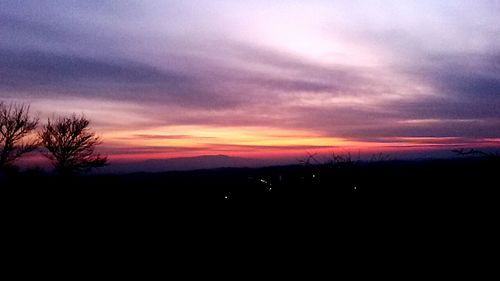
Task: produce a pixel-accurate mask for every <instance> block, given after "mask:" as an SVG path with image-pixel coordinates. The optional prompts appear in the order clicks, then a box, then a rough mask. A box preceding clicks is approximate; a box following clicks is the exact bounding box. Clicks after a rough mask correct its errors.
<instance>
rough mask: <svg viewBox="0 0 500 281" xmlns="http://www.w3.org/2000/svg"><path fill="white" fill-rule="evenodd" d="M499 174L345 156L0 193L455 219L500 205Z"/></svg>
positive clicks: (93, 205) (81, 180)
mask: <svg viewBox="0 0 500 281" xmlns="http://www.w3.org/2000/svg"><path fill="white" fill-rule="evenodd" d="M339 157H340V156H339ZM499 171H500V158H499V157H497V156H491V157H458V158H454V159H441V160H438V159H437V160H414V161H397V160H387V161H354V160H351V159H350V158H347V157H345V158H342V157H340V158H337V159H336V160H335V161H331V162H330V163H325V164H300V165H299V164H297V165H288V166H273V167H264V168H219V169H206V170H193V171H171V172H157V173H129V174H94V175H80V176H76V175H75V176H72V177H60V176H58V175H56V174H53V173H47V172H43V171H40V170H36V169H35V170H28V171H24V172H17V171H9V172H6V173H3V174H2V176H1V178H0V186H1V188H0V190H1V191H0V192H1V193H2V195H1V197H2V201H4V202H3V204H8V205H12V206H15V207H16V209H18V210H23V209H25V210H26V209H29V210H37V209H41V210H46V209H51V208H55V209H57V210H66V211H70V212H71V211H77V212H78V213H80V212H83V213H85V212H90V213H95V212H100V211H103V210H104V211H113V212H118V213H121V212H138V213H139V214H145V213H148V214H151V215H154V216H156V217H157V216H161V215H162V214H166V213H170V212H172V210H177V211H179V210H185V209H190V210H191V211H193V210H198V211H201V212H203V210H204V209H206V208H209V209H213V208H227V207H239V208H243V209H247V210H249V211H251V210H253V211H256V212H260V211H263V210H271V209H272V210H278V209H280V208H284V209H285V210H286V209H288V210H295V211H297V210H304V211H311V210H321V211H322V212H323V215H326V214H328V212H333V213H335V212H347V213H346V215H348V216H349V212H351V211H352V212H368V213H367V214H369V213H370V212H373V211H375V212H380V211H381V210H387V211H390V212H393V214H392V215H399V214H403V213H406V212H410V213H413V214H422V215H423V214H430V213H432V212H442V211H445V212H452V213H455V214H457V213H456V212H464V211H466V210H470V211H474V212H475V213H477V212H478V211H480V210H481V209H482V208H484V210H486V209H488V208H497V207H496V206H497V202H496V200H497V198H498V197H497V194H498V188H499V187H498V185H497V184H496V180H497V178H498V172H499ZM227 210H230V209H227ZM181 212H182V211H181ZM122 215H123V214H122Z"/></svg>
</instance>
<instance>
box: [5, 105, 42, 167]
mask: <svg viewBox="0 0 500 281" xmlns="http://www.w3.org/2000/svg"><path fill="white" fill-rule="evenodd" d="M29 110H30V107H29V105H25V104H10V105H6V104H5V103H3V102H0V170H2V169H4V168H6V167H9V166H12V165H13V163H14V162H15V161H16V160H17V159H18V158H19V157H21V156H22V155H23V154H25V153H28V152H31V151H33V150H35V149H36V148H37V147H38V145H39V143H38V140H37V139H31V140H26V138H27V137H28V136H29V135H30V134H31V133H32V132H33V130H35V129H36V127H37V125H38V119H37V118H30V116H29Z"/></svg>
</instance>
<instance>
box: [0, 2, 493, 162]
mask: <svg viewBox="0 0 500 281" xmlns="http://www.w3.org/2000/svg"><path fill="white" fill-rule="evenodd" d="M498 15H500V1H498V0H475V1H469V0H453V1H449V0H442V1H435V0H419V1H417V0H406V1H400V0H399V1H397V0H378V1H376V0H364V1H361V0H339V1H327V0H309V1H292V0H274V1H273V0H267V1H264V0H253V1H243V0H211V1H208V0H203V1H202V0H182V1H181V0H178V1H171V0H142V1H131V0H121V1H118V0H116V1H113V0H99V1H97V0H87V1H74V0H36V1H34V0H33V1H29V0H26V1H21V0H18V1H14V0H0V100H3V101H6V102H23V103H29V104H31V110H32V112H33V113H34V114H37V115H38V116H40V118H41V120H42V121H43V120H46V118H48V117H51V116H57V115H66V114H71V113H78V114H84V115H85V116H86V117H88V118H89V119H91V120H92V126H93V127H92V128H93V129H94V130H95V131H96V132H97V133H98V134H99V135H100V136H101V137H102V139H103V141H104V143H103V145H102V146H101V148H100V149H101V151H103V152H105V153H107V154H109V155H110V158H111V159H112V160H117V161H118V160H124V161H125V160H137V159H151V158H171V157H184V156H196V155H214V154H225V155H231V156H242V157H254V158H273V157H285V156H292V155H294V156H295V155H304V154H305V153H306V152H315V151H320V152H321V151H332V150H341V151H358V152H359V151H361V152H366V153H371V152H394V151H413V150H435V149H450V148H453V147H483V146H500V36H499V35H500V17H499V16H498Z"/></svg>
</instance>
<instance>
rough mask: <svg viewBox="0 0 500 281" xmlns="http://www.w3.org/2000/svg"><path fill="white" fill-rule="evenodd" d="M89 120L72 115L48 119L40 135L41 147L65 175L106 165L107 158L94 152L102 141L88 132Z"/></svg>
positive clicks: (57, 168)
mask: <svg viewBox="0 0 500 281" xmlns="http://www.w3.org/2000/svg"><path fill="white" fill-rule="evenodd" d="M89 125H90V121H89V120H88V119H86V118H85V117H84V116H80V117H78V116H76V115H72V116H71V117H59V118H58V119H56V120H50V119H49V120H47V124H46V125H45V126H44V127H43V129H42V131H41V132H40V133H39V137H40V140H41V143H42V145H43V146H44V147H45V148H46V149H47V152H46V153H45V156H46V157H47V158H49V159H50V160H51V161H52V163H53V165H54V167H55V169H56V171H57V172H59V173H60V174H62V175H70V174H73V173H76V172H81V171H87V170H89V169H92V168H97V167H103V166H105V165H107V163H108V159H107V157H106V156H101V155H100V154H99V153H95V147H96V146H97V145H99V144H101V140H100V138H99V137H98V136H96V134H95V133H94V132H91V131H90V130H89V128H88V127H89Z"/></svg>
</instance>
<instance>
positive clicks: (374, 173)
mask: <svg viewBox="0 0 500 281" xmlns="http://www.w3.org/2000/svg"><path fill="white" fill-rule="evenodd" d="M499 167H500V166H499V162H498V159H496V158H491V159H488V158H480V159H479V158H478V159H456V160H434V161H410V162H401V161H390V162H376V163H356V162H346V163H335V164H330V165H309V166H300V165H297V166H283V167H269V168H261V169H217V170H202V171H191V172H167V173H155V174H148V173H144V174H128V175H88V176H81V177H74V178H71V179H62V178H58V177H56V176H53V175H48V174H43V173H38V172H26V173H14V174H11V175H4V178H3V180H2V182H1V185H0V186H1V188H0V190H1V191H0V192H1V193H0V201H1V217H2V231H3V233H4V234H8V236H9V238H4V242H5V243H6V245H10V246H12V247H14V249H15V250H14V253H16V254H19V255H21V256H22V255H23V253H25V252H23V251H19V249H20V247H22V248H28V250H27V251H30V252H33V249H36V250H35V252H38V253H40V254H41V256H39V257H38V258H37V260H41V259H44V258H45V257H44V253H50V252H53V248H54V245H57V247H59V248H63V249H65V250H63V252H62V253H63V254H62V256H61V257H65V256H66V255H73V254H75V253H77V254H78V253H88V254H89V255H90V256H92V257H93V259H102V260H104V261H103V264H106V263H107V262H108V261H107V260H106V256H102V257H100V256H98V255H96V253H98V252H101V251H103V249H112V250H110V252H112V253H113V255H114V256H116V255H118V256H123V257H130V253H131V251H139V252H144V251H146V250H147V251H148V252H157V253H161V254H162V255H164V254H165V253H170V252H171V251H172V247H179V248H181V250H180V251H179V252H180V253H182V254H183V255H188V256H189V253H190V252H189V251H186V250H185V249H186V247H190V248H196V249H204V247H206V246H207V245H209V250H208V251H207V252H206V253H207V256H205V260H207V261H208V260H212V259H213V257H212V254H214V253H220V252H221V248H223V249H230V250H229V252H224V253H226V254H225V256H224V257H225V258H227V259H229V260H232V259H233V258H232V257H234V256H235V254H237V255H245V253H248V252H254V253H256V254H261V253H264V251H265V252H267V251H270V250H272V249H282V250H279V253H281V255H285V256H286V255H289V254H288V253H290V254H292V256H293V253H295V252H296V251H298V250H300V249H302V250H304V249H306V250H311V249H317V250H320V251H324V254H325V255H331V254H339V253H344V254H340V255H341V256H342V259H343V260H345V261H346V262H348V263H351V262H352V265H356V264H358V262H359V259H360V258H362V257H366V256H365V254H366V253H371V254H370V256H369V258H368V259H369V260H370V263H372V262H373V261H375V260H379V259H380V257H381V255H386V254H387V253H388V248H389V247H390V248H392V250H391V251H392V252H390V253H392V257H393V258H395V259H396V260H398V259H399V257H400V256H407V255H409V256H413V257H417V256H418V255H417V254H415V253H420V254H421V255H423V257H425V260H426V261H429V260H432V261H434V262H435V264H437V265H439V267H441V261H442V260H444V258H441V257H443V256H442V254H444V255H445V256H446V257H456V258H457V259H459V260H460V259H461V257H464V253H465V251H473V252H475V253H476V254H475V255H474V257H476V256H478V253H479V252H483V251H493V250H492V249H493V248H492V245H493V244H492V243H493V242H492V241H497V240H498V239H497V238H498V237H497V236H496V234H495V233H497V232H496V229H497V222H498V217H497V214H498V213H500V212H499V210H498V209H499V207H498V206H499V203H498V199H499V197H498V189H499V187H500V185H499V184H498V179H499V172H500V169H499ZM14 241H16V242H14ZM236 245H237V246H236ZM277 245H279V246H277ZM40 247H42V249H41V250H40ZM75 247H76V248H75ZM241 247H243V248H241ZM277 247H278V248H277ZM159 249H161V250H159ZM326 249H329V250H326ZM341 249H343V250H341ZM339 251H341V252H339ZM360 253H364V254H363V255H361V254H360ZM431 253H432V254H431ZM439 253H441V254H439ZM149 255H150V254H149V253H148V254H147V255H146V256H148V257H149ZM482 255H483V254H481V255H479V256H482ZM348 256H349V257H351V258H350V259H347V258H346V257H348ZM137 257H141V258H142V257H143V255H140V256H134V259H135V258H137ZM304 257H305V256H301V259H302V258H304ZM467 257H468V258H470V257H471V256H467ZM186 258H192V256H189V257H186ZM262 258H266V257H259V260H261V259H262ZM267 258H269V259H270V260H269V262H274V261H273V259H272V258H270V257H267ZM316 258H318V256H316ZM306 259H309V256H307V258H306ZM446 260H448V258H446ZM156 261H157V260H156ZM492 261H493V259H492ZM67 262H68V263H71V260H68V261H67ZM233 262H238V260H234V261H233ZM400 262H401V263H405V260H404V259H402V260H400ZM225 264H226V263H224V265H225ZM288 270H289V269H288Z"/></svg>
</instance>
